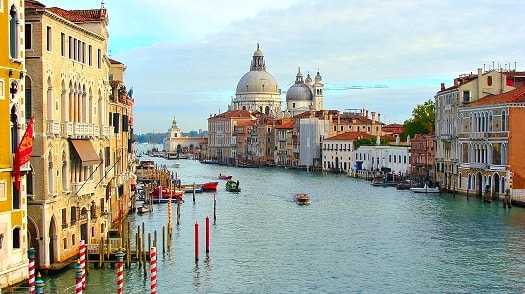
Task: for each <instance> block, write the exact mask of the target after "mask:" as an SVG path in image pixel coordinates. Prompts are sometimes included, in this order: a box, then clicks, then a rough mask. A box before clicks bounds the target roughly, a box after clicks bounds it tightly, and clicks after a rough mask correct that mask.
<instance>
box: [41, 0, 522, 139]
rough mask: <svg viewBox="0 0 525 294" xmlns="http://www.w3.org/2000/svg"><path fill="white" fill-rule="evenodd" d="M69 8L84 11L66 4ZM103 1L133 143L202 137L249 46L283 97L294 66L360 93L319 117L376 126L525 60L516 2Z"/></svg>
mask: <svg viewBox="0 0 525 294" xmlns="http://www.w3.org/2000/svg"><path fill="white" fill-rule="evenodd" d="M50 2H53V1H50ZM54 2H59V1H54ZM75 2H81V3H83V1H71V3H69V1H68V4H67V6H69V5H73V3H75ZM106 2H107V3H106V6H107V8H108V11H109V16H110V27H109V29H110V49H111V54H112V58H114V59H116V60H119V61H120V62H123V63H124V64H126V66H127V71H126V84H127V86H128V87H131V86H132V87H133V88H134V93H135V96H136V104H135V109H134V115H135V122H136V123H135V130H136V133H138V134H140V133H145V132H150V131H151V130H152V129H154V128H156V129H164V130H167V129H168V128H169V127H170V125H171V121H172V119H173V117H174V116H175V117H176V118H177V122H178V125H179V127H180V128H181V129H182V130H183V131H191V130H197V129H199V128H201V129H206V128H207V122H206V119H207V118H208V117H209V115H210V114H214V113H219V112H220V111H225V110H226V109H227V107H228V105H229V103H230V101H231V97H232V96H234V95H235V89H236V86H237V83H238V81H239V79H240V78H241V77H242V76H243V75H244V74H245V73H246V72H248V71H249V66H250V62H251V58H252V54H253V52H254V51H255V49H256V44H257V43H259V44H260V46H261V50H262V51H263V53H264V55H265V60H266V66H267V70H268V72H270V73H271V74H272V75H273V76H274V77H275V78H276V79H277V81H278V83H279V86H280V87H281V88H282V90H284V91H286V90H287V88H288V87H289V86H290V85H291V83H292V82H293V81H294V79H295V75H296V73H297V68H298V67H301V71H302V72H303V74H306V73H310V74H311V75H315V73H316V72H317V71H318V70H319V71H320V73H321V75H322V77H323V80H324V82H325V83H326V84H327V85H328V84H331V85H350V86H356V87H358V88H359V87H361V88H364V89H361V90H348V91H341V90H339V91H325V108H330V109H339V110H344V109H346V108H366V109H369V110H370V111H376V112H378V113H381V114H382V118H383V119H384V121H385V122H403V121H404V120H405V119H408V118H410V116H411V112H412V109H413V108H414V107H415V106H416V105H417V104H420V103H423V102H424V101H426V100H428V99H430V98H433V96H434V94H435V93H436V92H437V91H438V90H439V87H440V83H441V82H444V83H446V84H447V85H450V84H451V83H452V80H453V78H454V77H456V76H457V75H458V74H462V73H468V72H475V71H476V70H477V68H485V69H486V70H488V69H492V68H494V67H512V68H514V66H515V65H514V64H515V62H516V64H517V67H518V70H519V69H520V66H521V67H523V66H522V62H523V61H522V58H523V56H525V54H524V53H525V47H523V46H522V44H521V40H523V38H524V37H525V24H523V22H522V21H521V17H522V11H525V2H522V1H513V0H501V1H490V0H480V1H454V0H441V1H419V2H414V1H404V0H391V1H377V0H376V1H372V0H361V1H340V0H324V1H301V0H295V1H292V0H290V1H278V0H269V1H256V2H253V1H252V2H246V3H245V2H239V1H235V0H227V1H210V0H197V1H191V2H180V1H174V2H169V1H161V0H148V1H145V0H132V1H106ZM59 5H61V7H63V8H65V9H68V8H71V7H66V5H65V4H59ZM82 5H83V8H86V7H85V4H82ZM96 7H98V4H95V5H92V7H91V8H96ZM148 7H151V9H149V8H148ZM88 8H89V7H88ZM371 85H387V86H388V87H387V88H370V86H371ZM363 86H364V87H363ZM282 99H283V104H284V99H285V96H284V95H283V96H282ZM393 105H395V107H393Z"/></svg>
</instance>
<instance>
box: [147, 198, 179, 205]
mask: <svg viewBox="0 0 525 294" xmlns="http://www.w3.org/2000/svg"><path fill="white" fill-rule="evenodd" d="M169 201H170V199H169V198H160V197H151V202H153V203H154V204H159V203H168V202H169ZM179 201H180V202H181V203H184V200H183V199H182V196H181V197H173V198H171V203H177V202H179Z"/></svg>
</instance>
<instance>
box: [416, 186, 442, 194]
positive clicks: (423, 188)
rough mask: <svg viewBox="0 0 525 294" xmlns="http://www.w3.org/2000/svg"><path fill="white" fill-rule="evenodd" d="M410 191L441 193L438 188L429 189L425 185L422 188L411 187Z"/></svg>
mask: <svg viewBox="0 0 525 294" xmlns="http://www.w3.org/2000/svg"><path fill="white" fill-rule="evenodd" d="M410 191H412V192H414V193H441V190H440V189H439V188H438V187H429V186H428V185H427V184H425V186H423V187H412V188H410Z"/></svg>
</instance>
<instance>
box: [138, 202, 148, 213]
mask: <svg viewBox="0 0 525 294" xmlns="http://www.w3.org/2000/svg"><path fill="white" fill-rule="evenodd" d="M146 212H149V206H147V205H146V204H142V205H141V206H139V207H137V213H140V214H143V213H146Z"/></svg>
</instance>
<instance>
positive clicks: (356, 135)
mask: <svg viewBox="0 0 525 294" xmlns="http://www.w3.org/2000/svg"><path fill="white" fill-rule="evenodd" d="M373 137H374V136H372V135H370V134H368V133H365V132H346V133H343V134H339V135H335V136H333V137H329V138H326V139H325V140H347V141H353V140H357V139H363V138H373Z"/></svg>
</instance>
